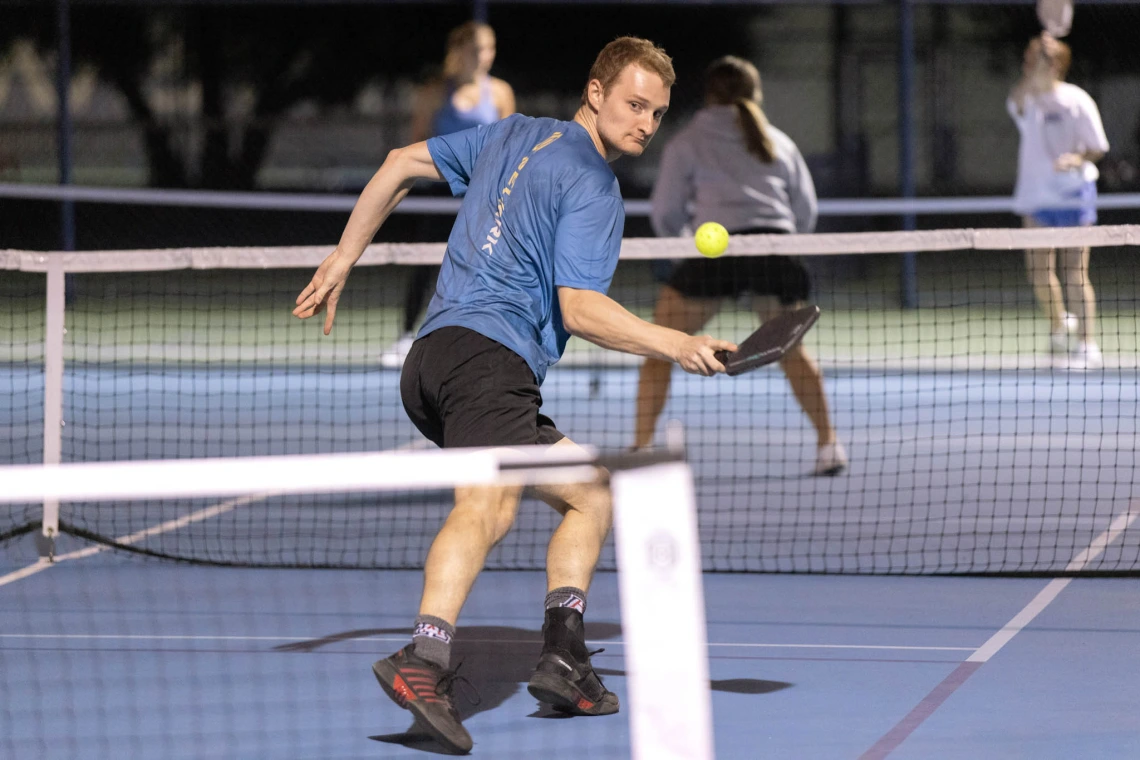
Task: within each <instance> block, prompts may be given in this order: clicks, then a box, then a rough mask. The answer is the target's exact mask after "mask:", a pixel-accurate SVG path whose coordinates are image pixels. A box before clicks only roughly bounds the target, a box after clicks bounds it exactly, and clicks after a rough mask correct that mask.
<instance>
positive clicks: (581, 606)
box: [546, 586, 586, 615]
mask: <svg viewBox="0 0 1140 760" xmlns="http://www.w3.org/2000/svg"><path fill="white" fill-rule="evenodd" d="M551 607H569V608H570V609H572V610H578V612H581V613H582V614H583V615H585V614H586V592H585V591H583V590H582V589H580V588H575V587H574V586H559V587H558V588H556V589H554V590H553V591H551V592H550V593H549V594H547V595H546V609H550V608H551Z"/></svg>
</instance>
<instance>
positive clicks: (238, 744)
mask: <svg viewBox="0 0 1140 760" xmlns="http://www.w3.org/2000/svg"><path fill="white" fill-rule="evenodd" d="M598 464H602V465H604V466H605V467H606V470H607V472H606V475H605V476H604V477H603V480H602V482H604V483H606V484H607V485H608V486H609V490H610V493H611V494H612V498H613V505H614V524H615V532H616V536H617V557H618V560H619V563H618V564H619V565H620V567H621V572H620V573H619V574H618V577H617V578H616V579H615V578H613V577H612V576H608V575H607V576H606V577H599V578H596V579H595V581H596V582H595V583H594V584H593V586H592V587H591V596H590V601H591V605H590V609H589V614H588V615H587V616H586V628H585V633H586V636H587V637H588V640H589V642H590V644H593V643H595V642H597V641H604V642H606V646H608V647H609V648H610V649H611V651H610V654H608V655H606V656H597V657H595V660H594V663H595V664H594V667H595V668H597V669H598V670H599V671H601V672H602V673H603V675H605V676H607V677H610V679H609V685H610V688H611V689H612V690H613V691H614V692H615V693H616V694H617V695H618V697H619V699H620V703H621V710H620V712H619V714H618V715H614V716H612V717H611V718H608V719H598V722H596V723H594V722H590V725H589V726H587V725H586V724H584V723H577V722H574V723H575V724H574V725H570V723H571V722H567V721H536V720H533V719H532V718H534V717H555V716H556V715H557V713H555V712H554V711H553V710H552V709H551V708H550V706H549V705H546V706H541V705H540V706H539V709H538V710H535V701H534V699H533V698H532V697H530V695H529V694H528V693H527V691H526V688H525V684H526V683H527V682H528V679H529V678H530V676H531V674H532V673H533V672H534V667H535V664H536V663H537V662H538V657H539V653H540V650H541V646H542V633H541V631H540V630H539V629H540V626H541V623H542V619H543V617H542V615H543V613H542V610H543V595H544V594H545V579H544V578H543V576H542V574H541V573H496V574H485V575H484V576H483V577H481V578H480V580H479V583H478V584H477V587H476V589H475V591H474V593H472V595H471V598H470V599H468V603H467V604H466V605H465V606H464V610H463V615H462V617H461V618H460V620H459V624H458V628H457V631H456V637H455V641H454V646H453V647H452V650H453V651H452V652H451V665H452V667H453V668H454V669H455V670H456V675H457V676H459V677H460V678H461V679H462V680H460V678H456V681H458V682H459V683H461V684H466V688H463V687H460V688H452V689H451V691H450V693H451V695H452V699H453V702H454V704H455V706H456V708H457V709H458V711H459V715H460V716H461V717H462V719H463V722H464V724H465V726H466V727H467V729H468V730H469V732H470V734H471V735H472V737H473V739H474V741H475V744H476V749H477V751H478V752H479V753H480V754H483V755H485V756H488V757H497V758H529V757H542V756H549V755H555V754H558V751H559V749H560V748H563V747H565V746H568V745H570V746H575V747H578V748H580V749H581V750H583V751H586V752H588V753H591V754H593V755H597V756H606V757H616V756H624V757H633V758H638V759H639V760H649V759H650V758H654V759H656V758H667V757H677V758H681V757H684V758H693V759H694V760H711V758H712V757H713V740H712V708H711V697H710V682H709V675H708V654H707V647H706V635H705V622H704V621H705V617H704V602H703V592H702V583H701V572H700V555H699V550H698V545H697V538H696V518H695V510H694V500H693V491H692V478H691V472H690V470H689V467H688V465H687V464H686V463H685V461H684V459H683V453H682V452H680V451H679V450H678V449H676V448H674V449H673V450H670V451H655V452H645V453H638V454H631V455H622V456H617V457H612V456H611V457H598V456H597V455H596V454H595V453H594V452H591V451H589V450H583V449H578V448H576V447H571V446H553V447H548V448H541V447H530V448H527V447H522V448H518V449H512V450H509V451H508V450H502V449H498V450H492V449H466V450H449V451H446V452H438V451H431V452H401V453H380V454H364V453H361V454H331V455H321V456H291V457H244V458H239V459H233V460H226V459H209V460H177V461H171V460H165V461H150V462H97V463H78V464H74V463H73V464H63V465H13V466H6V467H0V482H2V483H4V484H5V487H4V489H3V490H2V491H0V506H3V505H5V504H8V503H13V502H15V501H17V500H21V499H25V500H31V501H37V502H40V501H45V500H52V501H55V502H57V503H59V504H61V505H69V506H70V508H71V510H73V511H75V512H78V511H83V510H88V509H97V507H96V506H95V505H100V504H114V505H115V507H114V508H115V509H116V510H118V511H120V512H131V511H134V510H140V511H141V516H142V517H141V519H145V520H150V521H152V522H150V524H149V525H148V526H147V528H146V529H145V530H140V531H137V532H136V533H134V534H132V535H124V536H119V537H118V543H119V544H120V545H124V546H126V545H132V546H143V547H145V546H146V545H149V544H150V543H151V542H153V541H155V540H158V539H159V538H160V537H161V536H164V535H174V534H177V533H179V532H181V531H183V530H185V529H186V528H187V527H188V526H190V525H193V524H195V523H198V522H202V521H210V520H213V519H217V518H218V517H220V516H221V515H223V514H225V513H226V512H227V511H230V512H232V511H235V510H241V509H246V510H258V511H262V510H264V511H273V510H278V509H284V510H287V509H288V507H287V506H284V505H281V504H274V503H272V500H273V499H282V498H286V497H289V496H300V495H307V496H310V497H313V498H316V499H318V500H331V499H334V498H335V496H336V495H337V494H345V493H353V494H371V495H373V496H380V495H382V494H385V493H390V494H397V493H400V492H403V491H406V490H408V489H419V490H422V489H436V490H438V489H443V488H453V487H456V486H467V487H474V486H492V487H493V486H517V485H523V484H527V485H536V484H551V483H554V484H561V485H564V484H580V483H590V484H592V486H593V484H596V483H598V476H599V470H598V468H597V465H598ZM560 493H561V491H560ZM649 503H652V504H653V508H652V509H647V506H646V505H647V504H649ZM546 510H547V511H552V510H549V508H546ZM372 520H377V521H380V522H385V521H392V522H393V523H394V524H398V522H399V520H400V517H399V515H398V514H395V513H386V512H384V511H382V512H380V513H376V512H375V511H357V513H356V514H355V515H353V522H354V523H363V522H367V521H372ZM438 527H439V525H438V523H437V524H436V525H435V526H433V527H432V532H433V533H434V532H435V530H436V529H438ZM67 542H68V538H67V537H66V536H65V537H63V539H61V544H65V543H67ZM59 548H60V549H61V551H60V552H59V553H57V554H56V556H55V557H54V558H52V559H51V560H50V561H49V560H48V559H46V558H45V559H41V560H37V561H35V562H34V563H32V564H27V565H25V566H23V567H20V566H19V565H18V564H12V563H10V562H9V561H8V559H7V558H5V557H4V556H3V555H0V587H3V589H4V594H3V595H2V598H0V616H2V617H3V619H4V621H5V624H4V627H3V631H2V632H0V665H3V667H0V724H2V725H4V727H5V730H4V731H3V732H0V755H3V756H4V757H38V758H45V759H51V758H60V759H61V760H62V758H74V757H90V756H97V757H164V758H200V757H318V756H319V757H330V756H335V757H345V756H351V755H359V754H361V752H362V751H366V752H367V751H369V750H368V747H369V746H371V747H372V749H371V750H370V752H371V753H375V752H377V751H381V752H383V750H382V749H380V745H375V744H372V745H370V744H369V743H368V742H367V739H372V740H374V741H379V742H383V743H388V744H403V745H407V746H411V747H413V748H415V749H419V750H421V751H429V752H433V753H436V754H439V753H443V754H452V753H448V752H445V751H444V750H445V749H446V748H445V747H444V746H443V745H440V744H437V743H435V742H434V741H432V740H431V739H430V738H429V737H427V736H425V735H424V730H423V729H422V727H420V726H419V724H417V723H412V725H411V727H408V726H409V723H411V722H412V721H411V720H410V718H409V717H408V714H407V713H403V712H401V711H400V710H399V709H398V708H397V707H396V705H394V704H392V705H390V704H388V699H387V698H386V697H385V696H384V693H383V692H382V691H381V690H380V688H379V687H378V686H377V684H376V683H375V681H374V679H373V677H372V675H371V674H370V673H369V672H368V666H369V664H371V663H372V662H373V661H374V660H377V659H378V658H384V657H386V656H388V655H390V654H391V653H392V652H394V651H396V650H398V649H399V648H401V647H403V646H405V645H407V644H408V643H409V642H410V633H411V620H412V618H413V616H414V615H415V613H416V609H417V602H418V599H417V597H418V596H419V591H420V589H421V588H422V583H421V578H420V575H419V574H418V573H401V572H389V573H377V572H368V573H349V572H343V573H335V574H330V573H315V572H307V573H305V572H293V573H289V572H266V571H257V570H249V569H242V570H230V569H226V568H216V567H192V566H188V565H185V564H175V563H148V564H147V566H145V567H140V564H139V563H138V562H134V561H131V560H130V559H129V558H124V557H122V556H121V555H118V554H114V553H112V552H108V551H104V550H105V549H107V548H108V547H107V546H101V545H94V546H86V547H84V546H73V547H67V546H63V545H61V546H60V547H59ZM619 590H620V592H621V593H620V596H621V601H620V604H619V602H618V595H619V594H618V592H619ZM619 612H620V614H619ZM619 619H620V620H619ZM662 630H668V631H669V636H668V637H663V636H661V634H660V632H661V631H662ZM615 647H616V650H615V649H614V648H615ZM594 654H595V655H598V653H597V652H595V653H594ZM663 659H667V660H668V662H669V663H670V666H669V667H668V668H662V667H660V664H659V663H660V662H661V661H662V660H663ZM611 676H612V677H611ZM409 680H411V678H409ZM508 703H509V704H508ZM501 705H502V706H503V709H496V708H499V707H500V706H501ZM377 730H379V731H381V733H379V734H376V735H372V736H370V735H369V734H370V733H373V734H375V732H376V731H377Z"/></svg>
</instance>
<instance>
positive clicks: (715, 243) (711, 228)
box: [693, 222, 728, 259]
mask: <svg viewBox="0 0 1140 760" xmlns="http://www.w3.org/2000/svg"><path fill="white" fill-rule="evenodd" d="M693 242H694V243H696V245H697V250H698V251H700V252H701V253H703V254H704V255H705V256H708V257H709V258H710V259H715V258H716V257H717V256H719V255H721V254H722V253H724V251H725V249H726V248H728V230H726V229H725V228H724V225H723V224H717V223H716V222H705V223H704V224H702V225H701V226H700V227H697V234H696V235H694V236H693Z"/></svg>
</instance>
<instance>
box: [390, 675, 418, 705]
mask: <svg viewBox="0 0 1140 760" xmlns="http://www.w3.org/2000/svg"><path fill="white" fill-rule="evenodd" d="M392 690H393V691H394V692H396V696H397V697H398V698H399V700H400V707H404V706H405V705H406V704H407V703H408V700H413V701H414V700H415V699H417V697H416V692H415V691H414V690H412V688H411V687H410V686H408V684H407V683H405V682H404V679H403V678H401V677H400V676H399V675H397V676H396V677H395V678H394V679H392Z"/></svg>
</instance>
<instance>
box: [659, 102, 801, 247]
mask: <svg viewBox="0 0 1140 760" xmlns="http://www.w3.org/2000/svg"><path fill="white" fill-rule="evenodd" d="M768 133H769V135H770V136H771V138H772V143H773V144H774V145H775V148H776V159H775V160H774V161H773V162H772V163H770V164H765V163H763V162H761V161H760V159H758V158H757V157H756V156H754V155H753V154H751V153H749V152H748V150H747V148H745V146H744V136H743V134H742V133H741V129H740V126H739V125H738V123H737V110H736V106H708V107H706V108H703V109H701V110H700V111H698V112H697V114H696V116H694V117H693V120H692V121H691V122H689V124H688V125H687V126H685V128H684V129H682V130H681V132H680V134H678V135H677V136H676V137H674V138H673V139H672V140H670V141H669V144H668V145H666V146H665V155H664V156H663V157H662V159H661V166H660V169H659V171H658V174H657V184H656V185H654V187H653V194H652V196H651V197H650V200H651V203H652V207H653V208H652V213H651V220H652V222H653V229H654V231H655V232H656V233H657V234H658V235H659V236H662V237H676V236H678V235H681V234H682V233H683V232H684V231H686V230H692V229H696V228H697V227H698V226H700V225H702V224H704V223H705V222H719V223H721V224H723V225H724V226H725V227H726V228H727V229H728V231H729V232H737V231H740V230H747V229H751V228H756V227H764V228H770V229H779V230H784V231H786V232H811V231H812V230H814V229H815V220H816V214H817V206H816V199H815V185H814V184H813V183H812V181H811V173H810V172H809V171H808V168H807V164H805V163H804V159H803V156H801V155H800V151H799V148H797V147H796V144H795V143H794V142H792V139H791V138H790V137H788V136H787V135H786V134H784V133H783V132H781V131H780V130H778V129H776V128H775V127H772V126H769V127H768Z"/></svg>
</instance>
